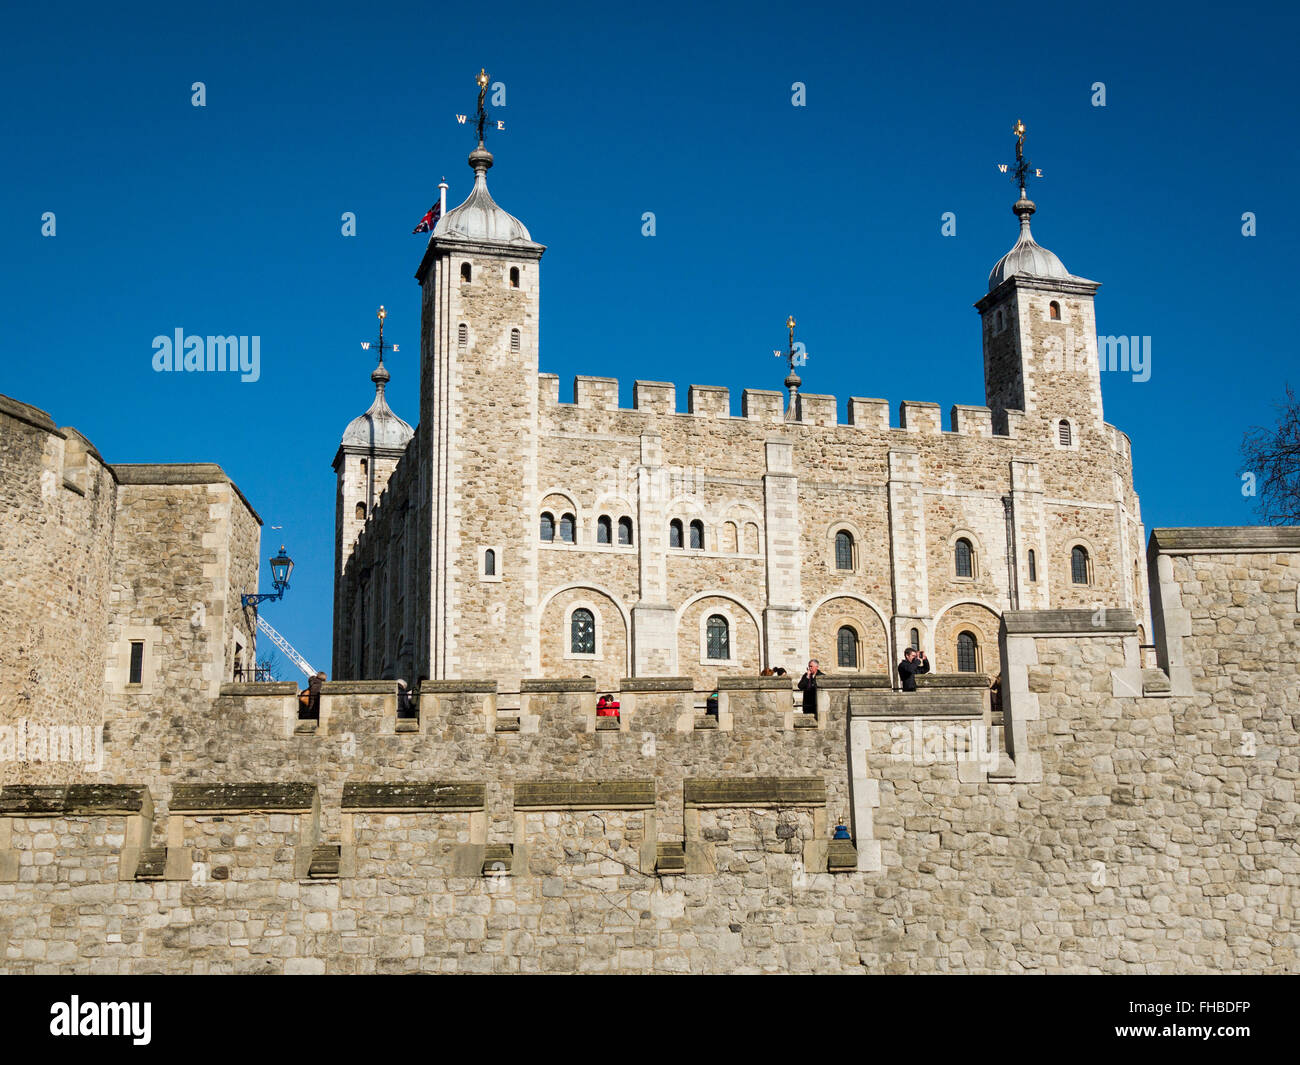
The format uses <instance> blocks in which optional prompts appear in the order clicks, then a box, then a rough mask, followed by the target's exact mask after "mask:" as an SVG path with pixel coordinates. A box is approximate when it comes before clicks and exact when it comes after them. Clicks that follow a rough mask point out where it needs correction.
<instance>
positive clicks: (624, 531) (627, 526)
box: [618, 518, 632, 544]
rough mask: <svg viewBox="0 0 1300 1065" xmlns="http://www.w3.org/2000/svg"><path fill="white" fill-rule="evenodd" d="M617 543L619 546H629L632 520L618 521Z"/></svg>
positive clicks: (623, 519)
mask: <svg viewBox="0 0 1300 1065" xmlns="http://www.w3.org/2000/svg"><path fill="white" fill-rule="evenodd" d="M618 542H619V543H620V544H630V543H631V542H632V519H631V518H619V519H618Z"/></svg>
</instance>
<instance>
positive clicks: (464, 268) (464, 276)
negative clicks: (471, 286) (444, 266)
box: [460, 263, 470, 281]
mask: <svg viewBox="0 0 1300 1065" xmlns="http://www.w3.org/2000/svg"><path fill="white" fill-rule="evenodd" d="M469 274H470V270H469V263H461V264H460V279H461V280H462V281H468V280H469Z"/></svg>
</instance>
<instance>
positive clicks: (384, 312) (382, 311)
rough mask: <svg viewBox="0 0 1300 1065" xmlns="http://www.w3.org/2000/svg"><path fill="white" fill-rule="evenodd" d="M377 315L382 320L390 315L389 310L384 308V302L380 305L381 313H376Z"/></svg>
mask: <svg viewBox="0 0 1300 1065" xmlns="http://www.w3.org/2000/svg"><path fill="white" fill-rule="evenodd" d="M375 317H376V318H378V319H379V320H380V321H381V322H382V321H383V320H384V319H385V318H387V317H388V312H387V311H386V310H384V305H383V304H382V303H381V304H380V305H379V313H378V314H377V315H375Z"/></svg>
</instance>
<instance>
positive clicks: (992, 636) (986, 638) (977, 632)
mask: <svg viewBox="0 0 1300 1065" xmlns="http://www.w3.org/2000/svg"><path fill="white" fill-rule="evenodd" d="M1001 624H1002V614H1001V611H1000V610H998V608H997V607H995V606H993V605H992V604H991V603H988V602H985V601H984V600H982V599H974V598H962V599H954V600H953V601H952V602H950V603H948V605H947V606H945V607H944V608H943V609H942V610H940V611H939V612H938V613H937V614H935V616H934V624H933V627H932V630H931V631H932V632H933V633H934V648H933V651H932V653H931V654H930V656H929V657H930V663H931V669H933V670H934V671H935V672H938V673H956V672H957V637H958V634H959V633H961V632H970V633H972V634H973V635H974V636H975V640H976V646H977V648H978V655H979V660H978V661H977V663H976V669H977V670H978V671H981V672H985V673H990V674H992V673H997V672H999V670H1000V669H1001V667H1000V665H999V661H1000V659H999V655H998V650H997V647H998V630H999V628H1000V627H1001Z"/></svg>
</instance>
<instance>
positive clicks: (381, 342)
mask: <svg viewBox="0 0 1300 1065" xmlns="http://www.w3.org/2000/svg"><path fill="white" fill-rule="evenodd" d="M375 317H376V318H378V319H379V341H378V343H377V344H376V346H377V347H378V348H379V365H380V366H382V365H383V364H384V352H385V351H391V352H392V353H393V354H394V355H396V354H397V345H396V344H391V345H389V346H388V347H385V346H384V319H385V318H387V317H388V312H387V311H386V310H384V308H383V306H382V305H381V306H380V308H379V312H378V313H377V314H376V315H375ZM372 343H375V342H373V341H370V340H363V341H362V342H361V350H362V351H369V350H370V347H371V344H372Z"/></svg>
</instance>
